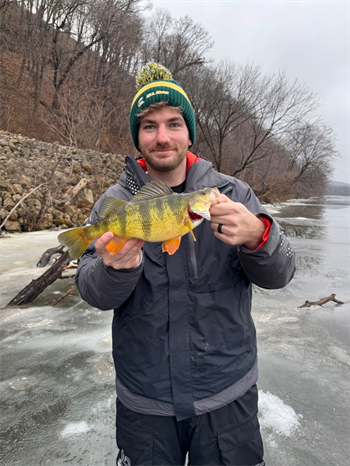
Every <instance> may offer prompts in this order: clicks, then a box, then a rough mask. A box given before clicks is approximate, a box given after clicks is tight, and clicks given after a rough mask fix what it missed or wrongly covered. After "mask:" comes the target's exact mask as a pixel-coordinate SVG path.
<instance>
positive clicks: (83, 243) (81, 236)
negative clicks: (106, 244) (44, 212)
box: [58, 227, 93, 259]
mask: <svg viewBox="0 0 350 466" xmlns="http://www.w3.org/2000/svg"><path fill="white" fill-rule="evenodd" d="M85 228H86V227H80V228H73V229H72V230H68V231H64V232H63V233H61V234H60V235H58V241H59V242H60V243H62V244H63V245H64V246H67V248H68V251H69V255H70V256H71V258H72V259H78V258H79V257H80V256H81V255H82V254H83V252H84V251H85V249H86V248H87V247H88V246H89V244H90V243H91V242H92V241H93V239H89V238H87V236H86V234H85Z"/></svg>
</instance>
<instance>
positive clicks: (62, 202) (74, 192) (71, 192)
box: [56, 178, 88, 209]
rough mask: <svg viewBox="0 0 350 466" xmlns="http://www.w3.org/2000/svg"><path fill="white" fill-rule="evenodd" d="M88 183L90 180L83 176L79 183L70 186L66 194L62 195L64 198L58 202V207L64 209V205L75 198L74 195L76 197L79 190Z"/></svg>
mask: <svg viewBox="0 0 350 466" xmlns="http://www.w3.org/2000/svg"><path fill="white" fill-rule="evenodd" d="M87 183H88V180H87V179H86V178H82V179H81V180H80V181H79V183H78V184H77V185H75V186H72V187H71V188H69V189H68V191H67V192H66V194H65V195H64V196H63V197H62V199H61V200H60V201H59V202H57V204H56V207H58V208H60V209H62V207H64V206H66V205H68V204H69V203H70V202H71V200H72V199H73V197H75V196H76V195H77V194H78V192H79V191H81V190H82V189H83V188H85V186H86V185H87Z"/></svg>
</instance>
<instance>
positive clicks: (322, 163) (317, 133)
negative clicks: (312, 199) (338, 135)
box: [286, 124, 337, 185]
mask: <svg viewBox="0 0 350 466" xmlns="http://www.w3.org/2000/svg"><path fill="white" fill-rule="evenodd" d="M286 146H287V147H288V150H289V152H290V162H289V169H290V170H291V171H293V172H295V177H294V183H300V182H305V183H308V184H310V185H312V184H315V183H316V184H317V183H322V182H323V181H324V180H323V179H322V178H320V173H325V174H327V175H331V173H332V168H331V161H332V159H333V158H334V157H335V156H336V155H337V151H336V150H335V145H334V134H333V131H332V129H331V128H329V127H326V126H316V125H312V124H306V125H304V126H301V127H300V128H298V129H297V130H295V131H293V132H292V133H289V134H288V135H287V138H286Z"/></svg>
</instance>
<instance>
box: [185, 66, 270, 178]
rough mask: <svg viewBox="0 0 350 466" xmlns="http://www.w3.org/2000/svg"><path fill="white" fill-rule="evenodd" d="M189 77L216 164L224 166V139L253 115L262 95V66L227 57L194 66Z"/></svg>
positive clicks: (197, 109)
mask: <svg viewBox="0 0 350 466" xmlns="http://www.w3.org/2000/svg"><path fill="white" fill-rule="evenodd" d="M188 80H189V82H188V83H187V86H188V93H189V96H190V100H191V102H192V104H193V106H194V109H195V113H196V118H197V122H198V127H199V130H200V133H201V136H202V139H203V140H204V141H205V144H206V146H207V148H208V149H209V156H210V158H211V159H212V161H213V162H214V164H215V166H216V168H217V169H218V170H222V168H223V164H224V163H225V159H226V158H227V156H228V154H227V153H226V152H225V151H224V149H225V141H227V140H228V138H229V137H230V136H231V135H232V134H233V133H235V132H236V131H237V129H238V128H239V127H240V126H241V125H243V124H244V123H245V122H247V121H248V120H249V119H250V118H251V115H252V114H254V112H255V109H256V107H257V106H258V104H259V102H260V101H261V99H262V91H263V81H262V80H261V78H260V69H259V68H258V67H254V66H252V65H249V64H248V65H246V66H237V65H235V64H234V63H233V62H230V61H224V62H221V63H219V65H216V66H214V65H212V66H206V67H203V68H202V69H198V68H197V69H196V70H193V71H192V72H191V73H190V75H189V77H188Z"/></svg>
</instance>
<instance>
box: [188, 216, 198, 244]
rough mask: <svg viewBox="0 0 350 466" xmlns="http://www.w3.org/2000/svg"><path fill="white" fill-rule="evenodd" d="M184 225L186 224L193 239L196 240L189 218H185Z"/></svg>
mask: <svg viewBox="0 0 350 466" xmlns="http://www.w3.org/2000/svg"><path fill="white" fill-rule="evenodd" d="M185 225H186V227H187V228H188V229H189V231H190V233H191V235H192V236H193V239H194V241H197V240H196V237H195V236H194V233H193V228H192V224H191V221H190V219H189V218H186V220H185Z"/></svg>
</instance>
